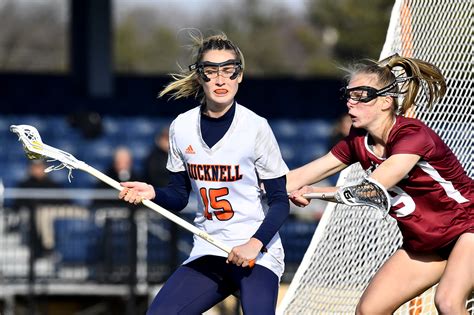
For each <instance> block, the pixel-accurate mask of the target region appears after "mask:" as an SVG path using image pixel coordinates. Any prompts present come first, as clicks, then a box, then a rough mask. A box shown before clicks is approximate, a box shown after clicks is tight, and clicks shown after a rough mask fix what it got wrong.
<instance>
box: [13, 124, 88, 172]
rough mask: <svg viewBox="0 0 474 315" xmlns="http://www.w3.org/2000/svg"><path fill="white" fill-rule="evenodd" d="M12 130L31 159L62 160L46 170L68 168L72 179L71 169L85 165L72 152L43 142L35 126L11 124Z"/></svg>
mask: <svg viewBox="0 0 474 315" xmlns="http://www.w3.org/2000/svg"><path fill="white" fill-rule="evenodd" d="M10 131H11V132H14V133H16V134H17V135H18V138H19V141H20V142H21V144H22V145H23V149H24V150H25V153H26V156H27V157H28V158H29V159H30V160H35V159H46V160H47V161H48V162H54V161H58V162H60V164H59V165H52V166H50V167H48V168H47V169H46V170H45V172H51V171H55V170H60V169H63V168H68V169H69V180H70V177H71V171H72V170H73V169H77V168H78V169H82V168H83V167H84V165H85V163H84V162H82V161H79V160H78V159H76V158H75V157H74V156H73V155H72V154H70V153H67V152H64V151H62V150H59V149H56V148H53V147H51V146H49V145H47V144H45V143H43V141H42V140H41V136H40V134H39V132H38V130H37V129H36V128H35V127H33V126H29V125H11V126H10Z"/></svg>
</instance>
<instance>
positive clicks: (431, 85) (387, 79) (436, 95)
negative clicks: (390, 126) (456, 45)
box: [346, 54, 446, 115]
mask: <svg viewBox="0 0 474 315" xmlns="http://www.w3.org/2000/svg"><path fill="white" fill-rule="evenodd" d="M400 68H401V70H402V72H404V74H403V73H402V74H403V76H396V75H395V74H394V72H396V73H398V72H399V71H400V70H399V69H400ZM348 72H350V73H349V75H348V76H347V77H346V78H347V80H348V81H349V80H350V79H351V78H353V77H354V76H355V75H357V74H373V75H375V76H376V77H377V79H378V81H379V82H380V83H381V84H382V85H383V86H388V85H390V84H393V83H394V82H397V83H399V84H394V87H393V88H392V89H390V90H389V91H388V92H390V93H394V94H398V95H401V94H403V95H404V97H403V101H402V104H401V105H400V106H398V100H397V98H395V97H394V98H393V100H394V104H395V106H396V107H398V111H399V113H400V114H402V115H403V114H405V113H407V112H408V111H409V110H410V109H411V108H412V107H413V106H416V104H415V98H416V96H417V95H418V91H419V89H420V85H421V84H422V83H423V82H422V81H424V83H425V84H424V88H426V89H427V97H428V101H427V104H426V106H427V107H428V109H431V108H432V107H433V106H434V103H436V102H437V101H438V100H439V99H441V98H442V97H443V96H444V94H445V93H446V80H445V78H444V76H443V74H442V73H441V71H440V70H439V69H438V68H437V67H436V66H434V65H433V64H431V63H428V62H426V61H423V60H420V59H415V58H408V57H401V56H399V55H398V54H395V55H393V56H390V57H388V58H386V59H384V60H382V61H373V60H369V62H368V63H364V64H362V63H359V64H356V65H355V66H353V67H352V68H351V70H348Z"/></svg>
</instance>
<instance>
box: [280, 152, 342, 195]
mask: <svg viewBox="0 0 474 315" xmlns="http://www.w3.org/2000/svg"><path fill="white" fill-rule="evenodd" d="M346 167H347V165H346V164H344V163H342V162H341V161H340V160H338V159H337V158H336V157H335V156H334V155H333V154H332V153H331V152H329V153H327V154H326V155H324V156H322V157H320V158H318V159H316V160H314V161H312V162H310V163H308V164H306V165H303V166H301V167H299V168H297V169H294V170H291V171H290V172H289V173H288V174H287V183H286V189H287V191H289V192H293V191H295V190H297V189H299V188H300V187H303V186H306V185H312V184H314V183H317V182H319V181H321V180H323V179H325V178H327V177H329V176H331V175H333V174H335V173H337V172H340V171H342V170H343V169H344V168H346Z"/></svg>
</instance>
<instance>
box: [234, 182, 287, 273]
mask: <svg viewBox="0 0 474 315" xmlns="http://www.w3.org/2000/svg"><path fill="white" fill-rule="evenodd" d="M263 185H264V186H265V191H266V192H267V198H268V202H267V203H268V206H269V208H268V211H267V215H266V216H265V219H264V220H263V222H262V224H261V225H260V226H259V228H258V229H257V231H256V232H255V234H254V235H253V236H252V237H251V238H250V240H249V241H248V242H247V243H245V244H243V245H240V246H236V247H234V248H233V249H232V251H231V253H230V254H229V256H228V258H227V260H228V262H232V263H234V264H236V265H239V266H243V267H246V266H247V265H248V262H249V261H250V260H253V259H255V258H256V257H257V256H258V254H259V253H260V252H264V251H265V248H266V246H267V245H268V243H270V241H271V240H272V238H273V236H274V235H275V234H276V233H277V232H278V230H279V229H280V227H281V226H282V225H283V223H284V222H285V220H286V218H287V217H288V215H289V213H290V205H289V203H288V196H287V193H286V188H285V186H286V177H285V176H281V177H278V178H274V179H266V180H263Z"/></svg>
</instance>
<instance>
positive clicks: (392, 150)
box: [287, 55, 474, 314]
mask: <svg viewBox="0 0 474 315" xmlns="http://www.w3.org/2000/svg"><path fill="white" fill-rule="evenodd" d="M395 67H396V70H402V71H403V72H404V74H403V72H402V75H398V76H397V75H395V74H394V71H393V70H394V68H395ZM348 72H349V75H348V84H347V87H345V88H343V96H344V99H346V101H347V103H346V104H347V109H348V113H349V115H350V117H351V119H352V128H351V131H350V134H349V135H348V136H347V137H346V138H344V139H343V140H341V141H340V142H338V143H337V144H336V145H335V146H334V147H333V148H332V149H331V151H330V152H329V153H328V154H326V155H325V156H323V157H321V158H319V159H317V160H315V161H312V162H310V163H308V164H306V165H304V166H302V167H300V168H297V169H295V170H292V171H290V173H289V174H288V176H287V179H288V182H287V189H288V191H290V192H292V193H291V194H290V199H291V200H292V201H293V202H294V203H295V204H297V205H299V206H305V205H307V204H308V203H309V200H308V199H306V198H303V197H302V195H303V194H306V193H311V192H320V189H321V188H318V187H312V186H307V185H311V184H313V183H316V182H319V181H321V180H322V179H324V178H326V177H328V176H330V175H333V174H335V173H337V172H339V171H341V170H342V169H344V168H346V167H347V166H349V165H351V164H353V163H355V162H360V164H361V165H362V168H363V169H364V170H365V171H366V172H367V173H368V174H369V176H370V177H371V178H373V179H375V180H376V181H378V182H379V183H381V184H382V185H383V186H384V187H385V188H386V189H387V190H388V191H389V194H390V195H391V205H392V207H391V210H390V215H391V216H392V217H393V218H395V219H396V220H397V223H398V227H399V229H400V231H401V233H402V236H403V245H402V247H401V248H400V249H398V250H397V251H396V252H395V253H394V254H393V255H392V256H391V257H390V258H389V259H388V260H387V261H386V262H385V264H384V265H383V266H382V267H381V268H380V269H379V270H378V272H377V273H376V274H375V276H374V277H373V279H372V280H371V281H370V283H369V285H368V287H367V288H366V290H365V292H364V294H363V295H362V297H361V299H360V301H359V304H358V305H357V314H391V313H393V312H394V311H395V310H397V309H398V307H399V306H401V305H403V304H404V303H405V302H407V301H409V300H411V299H412V298H414V297H416V296H417V295H419V294H421V293H422V292H424V291H425V290H426V289H428V288H430V287H431V286H433V285H434V284H436V283H438V282H439V286H438V288H437V291H436V295H435V305H436V308H437V309H438V311H439V313H441V314H467V311H466V307H465V305H466V299H467V298H468V296H469V294H470V293H471V292H472V290H473V289H474V206H473V199H474V187H473V180H472V179H471V178H470V177H469V176H468V175H467V174H466V171H465V170H464V169H463V167H462V165H461V164H460V162H459V161H458V159H457V158H456V157H455V155H454V154H453V152H452V151H451V150H450V149H449V147H448V146H447V145H446V144H445V143H444V142H443V140H441V138H440V137H439V136H438V135H437V134H436V133H435V132H434V131H433V130H432V129H430V128H429V127H427V126H426V125H425V124H424V123H423V122H421V121H420V120H418V119H414V118H407V117H406V116H409V115H407V114H408V113H409V112H410V111H411V110H413V108H414V106H415V98H416V96H417V93H418V90H419V88H420V87H422V86H421V84H425V85H426V86H425V87H424V89H425V90H426V92H427V95H428V99H427V106H428V108H431V107H432V106H433V104H434V103H435V102H436V101H437V100H438V99H439V98H441V97H442V96H443V95H444V94H445V92H446V83H445V79H444V77H443V75H442V74H441V72H440V71H439V70H438V69H437V68H436V67H435V66H434V65H432V64H430V63H427V62H424V61H421V60H418V59H414V58H404V57H400V56H398V55H394V56H392V57H390V58H389V59H387V60H384V61H383V62H368V63H367V62H366V63H360V64H356V65H354V66H353V67H351V68H350V69H348ZM397 73H399V72H397ZM423 81H424V82H423ZM400 95H403V96H404V98H403V101H402V103H401V104H398V97H399V96H400Z"/></svg>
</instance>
